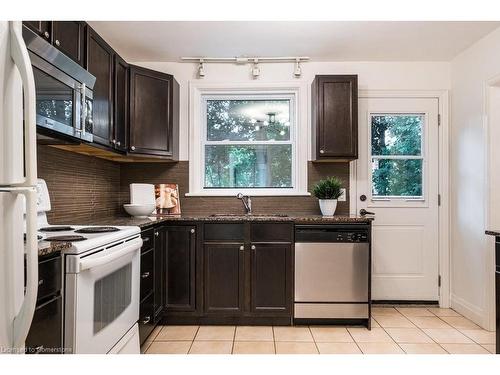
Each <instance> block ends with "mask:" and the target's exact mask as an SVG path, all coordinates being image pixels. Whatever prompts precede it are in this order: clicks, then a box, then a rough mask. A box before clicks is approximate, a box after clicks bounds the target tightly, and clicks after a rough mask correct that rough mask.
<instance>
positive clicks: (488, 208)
mask: <svg viewBox="0 0 500 375" xmlns="http://www.w3.org/2000/svg"><path fill="white" fill-rule="evenodd" d="M483 94H484V98H485V100H484V103H483V130H484V132H483V134H484V143H485V145H486V147H485V150H484V160H485V164H486V165H485V173H486V181H485V186H484V189H485V190H484V195H483V196H484V205H485V210H484V224H485V228H484V229H485V230H486V229H489V228H492V227H496V226H497V225H498V224H499V221H500V219H499V217H498V215H495V210H494V205H495V204H496V205H497V207H498V198H496V195H497V194H495V192H496V191H497V190H496V189H499V188H500V181H499V179H498V177H497V176H496V175H495V174H494V171H495V167H496V165H495V160H497V158H498V157H499V156H500V151H499V150H498V147H495V144H494V142H493V135H494V134H495V133H496V134H498V133H499V132H500V129H499V128H498V125H495V123H494V121H495V119H496V120H497V121H498V118H499V116H500V113H499V112H498V109H496V107H495V106H494V105H492V103H491V101H492V100H493V97H494V96H496V97H498V96H499V95H500V75H496V76H494V77H492V78H490V79H488V80H486V82H484V88H483ZM494 110H496V112H493V111H494ZM497 164H498V163H497ZM484 245H485V246H486V250H485V254H486V258H485V269H484V271H485V272H484V276H483V283H484V285H485V288H484V292H483V293H484V299H485V309H484V316H483V317H481V318H482V321H483V328H485V329H487V330H489V331H494V330H495V325H496V324H495V320H496V315H495V276H494V275H495V251H491V250H490V249H494V248H495V237H494V236H485V243H484Z"/></svg>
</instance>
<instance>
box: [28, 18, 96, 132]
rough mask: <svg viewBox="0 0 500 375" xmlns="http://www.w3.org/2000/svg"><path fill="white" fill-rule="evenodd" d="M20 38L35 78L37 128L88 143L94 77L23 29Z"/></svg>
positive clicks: (91, 125)
mask: <svg viewBox="0 0 500 375" xmlns="http://www.w3.org/2000/svg"><path fill="white" fill-rule="evenodd" d="M23 38H24V40H25V43H26V45H27V47H28V52H29V55H30V59H31V64H32V67H33V74H34V76H35V90H36V112H37V114H36V124H37V127H38V129H39V130H42V131H43V130H47V131H49V133H50V134H53V133H56V135H57V134H61V135H63V136H65V137H70V138H77V139H78V140H84V141H87V142H92V141H93V135H92V128H93V121H92V119H93V100H94V95H93V91H92V90H93V88H94V84H95V80H96V79H95V77H94V76H93V75H92V74H90V73H89V72H88V71H87V70H85V69H84V68H82V67H81V66H80V65H78V64H77V63H76V62H74V61H73V60H71V59H70V58H69V57H67V56H66V55H64V54H63V53H62V52H60V51H59V50H58V49H57V48H55V47H54V46H52V45H50V44H49V43H47V42H46V41H45V40H43V39H42V38H40V37H39V36H38V35H36V34H35V33H34V32H33V31H31V30H29V29H28V28H26V27H23Z"/></svg>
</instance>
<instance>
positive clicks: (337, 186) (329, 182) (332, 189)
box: [313, 176, 342, 216]
mask: <svg viewBox="0 0 500 375" xmlns="http://www.w3.org/2000/svg"><path fill="white" fill-rule="evenodd" d="M313 195H314V196H315V197H316V198H318V199H319V208H320V210H321V213H322V214H323V216H333V215H334V214H335V210H336V209H337V199H338V198H339V197H340V196H341V195H342V180H341V179H340V178H338V177H335V176H332V177H328V178H326V179H324V180H321V181H319V182H318V183H317V184H316V185H315V186H314V188H313Z"/></svg>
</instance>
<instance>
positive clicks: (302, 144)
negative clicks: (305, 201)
mask: <svg viewBox="0 0 500 375" xmlns="http://www.w3.org/2000/svg"><path fill="white" fill-rule="evenodd" d="M212 96H213V97H224V98H228V97H231V96H234V97H235V98H240V97H245V98H248V97H252V96H253V97H254V98H262V99H266V98H271V97H275V98H278V97H281V98H285V97H286V98H292V100H293V102H294V104H295V105H294V106H293V105H292V108H291V113H290V115H291V118H293V119H294V124H293V126H292V128H291V129H290V130H291V131H290V140H291V144H292V185H293V187H291V188H212V189H206V188H204V181H205V170H204V169H205V168H204V150H203V149H202V147H204V145H205V142H206V140H205V137H206V129H205V127H204V126H205V125H206V119H205V118H204V117H203V116H206V113H205V110H206V106H204V100H206V98H209V97H212ZM307 108H308V85H307V83H305V82H297V83H261V82H250V83H249V82H245V83H208V82H193V81H191V82H189V161H190V163H189V192H188V193H186V194H185V195H186V196H234V195H236V194H237V193H240V192H241V193H243V194H247V195H252V196H309V195H310V193H309V192H308V191H307V162H308V160H309V147H310V146H309V144H310V142H307V140H308V139H309V135H308V134H309V129H308V128H309V126H308V124H309V123H308V117H307ZM292 112H293V113H292ZM292 129H293V130H292ZM235 143H238V144H242V143H244V142H235ZM248 143H249V144H255V142H248ZM263 143H266V144H283V142H282V141H274V142H272V143H270V142H263ZM218 144H222V143H221V142H218ZM228 144H230V143H229V142H228ZM285 144H290V142H289V141H286V142H285Z"/></svg>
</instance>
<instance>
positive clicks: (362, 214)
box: [359, 208, 375, 216]
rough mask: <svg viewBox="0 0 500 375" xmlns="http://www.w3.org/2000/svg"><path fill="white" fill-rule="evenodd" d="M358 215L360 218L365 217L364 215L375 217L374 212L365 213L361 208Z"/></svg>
mask: <svg viewBox="0 0 500 375" xmlns="http://www.w3.org/2000/svg"><path fill="white" fill-rule="evenodd" d="M359 214H360V215H361V216H365V215H375V212H370V211H366V210H365V209H364V208H362V209H361V210H359Z"/></svg>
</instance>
